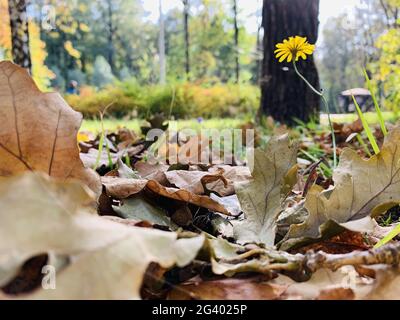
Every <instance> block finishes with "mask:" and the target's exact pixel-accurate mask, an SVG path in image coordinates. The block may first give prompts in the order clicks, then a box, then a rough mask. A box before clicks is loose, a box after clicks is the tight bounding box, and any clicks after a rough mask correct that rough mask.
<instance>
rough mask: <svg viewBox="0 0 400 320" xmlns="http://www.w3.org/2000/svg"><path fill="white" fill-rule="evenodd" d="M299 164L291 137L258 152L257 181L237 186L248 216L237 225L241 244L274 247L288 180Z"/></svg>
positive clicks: (254, 170) (276, 139)
mask: <svg viewBox="0 0 400 320" xmlns="http://www.w3.org/2000/svg"><path fill="white" fill-rule="evenodd" d="M296 160H297V146H291V145H290V141H289V138H288V136H287V135H284V136H281V137H276V138H272V139H271V141H270V142H269V144H268V146H267V149H266V150H265V151H263V150H261V149H256V150H255V151H254V168H253V170H252V176H253V180H252V181H250V182H242V183H238V184H237V185H235V189H236V193H237V196H238V198H239V201H240V205H241V207H242V210H243V212H244V214H245V220H243V221H239V222H237V223H235V224H234V227H235V228H234V232H235V237H236V239H237V241H238V242H240V243H246V242H247V243H248V242H256V243H263V244H265V245H267V246H272V245H274V240H275V233H276V220H277V218H278V215H279V213H280V211H281V203H282V200H283V198H284V197H285V196H286V195H282V191H283V189H287V186H285V182H286V181H285V177H286V175H287V174H288V172H290V169H291V168H292V167H293V166H295V165H296Z"/></svg>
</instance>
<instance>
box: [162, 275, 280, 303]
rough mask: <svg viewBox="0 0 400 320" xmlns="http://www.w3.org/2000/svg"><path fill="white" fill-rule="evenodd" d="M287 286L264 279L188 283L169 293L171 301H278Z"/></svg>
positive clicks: (258, 277) (257, 277)
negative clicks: (270, 282)
mask: <svg viewBox="0 0 400 320" xmlns="http://www.w3.org/2000/svg"><path fill="white" fill-rule="evenodd" d="M286 289H287V286H286V285H278V284H269V283H268V282H267V281H265V280H264V279H263V278H262V277H260V276H256V277H253V278H250V279H222V280H213V281H201V280H199V281H193V280H192V281H188V282H186V283H184V284H182V285H180V286H178V287H176V288H175V289H174V290H173V291H172V292H170V293H169V295H168V299H169V300H190V299H196V300H276V299H279V297H280V296H281V295H282V294H283V293H284V292H285V290H286Z"/></svg>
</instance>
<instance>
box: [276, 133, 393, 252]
mask: <svg viewBox="0 0 400 320" xmlns="http://www.w3.org/2000/svg"><path fill="white" fill-rule="evenodd" d="M333 179H334V182H335V187H334V188H333V189H329V190H322V189H321V188H319V187H318V186H314V187H313V188H311V190H310V192H309V193H308V194H307V197H306V203H305V207H306V208H307V210H308V212H309V217H308V218H307V219H306V221H305V222H303V223H302V224H297V225H292V226H291V228H290V230H289V232H288V234H287V236H286V238H285V240H284V242H283V243H282V245H281V249H283V250H287V249H290V248H293V247H298V246H299V245H304V244H307V243H309V242H311V241H315V240H316V239H320V238H321V237H325V236H332V235H334V234H337V232H338V231H340V230H343V228H345V229H347V230H351V231H355V232H371V231H372V230H374V228H375V223H374V222H373V220H372V218H371V217H375V216H377V215H379V214H382V213H384V212H386V211H387V210H388V209H390V208H391V207H393V206H395V205H396V204H399V203H400V127H396V128H394V129H393V130H392V131H390V133H389V135H388V136H387V138H386V140H385V142H384V145H383V147H382V148H381V152H380V153H379V154H378V155H374V156H372V157H371V158H370V159H368V160H365V159H363V158H361V157H360V156H359V155H358V154H357V152H356V151H354V150H352V149H349V148H346V149H344V151H343V153H342V154H341V156H340V164H339V166H338V167H337V169H336V170H335V171H334V175H333Z"/></svg>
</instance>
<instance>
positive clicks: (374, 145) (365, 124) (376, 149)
mask: <svg viewBox="0 0 400 320" xmlns="http://www.w3.org/2000/svg"><path fill="white" fill-rule="evenodd" d="M351 96H352V98H353V102H354V105H355V106H356V109H357V112H358V116H359V117H360V119H361V122H362V125H363V127H364V130H365V133H366V134H367V137H368V140H369V142H370V143H371V146H372V149H373V150H374V153H375V154H379V152H381V151H380V150H379V147H378V144H377V143H376V140H375V137H374V135H373V134H372V132H371V129H370V127H369V125H368V122H367V119H365V116H364V114H363V112H362V111H361V108H360V106H359V105H358V102H357V100H356V98H355V97H354V95H351Z"/></svg>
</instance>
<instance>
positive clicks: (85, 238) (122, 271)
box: [0, 173, 204, 299]
mask: <svg viewBox="0 0 400 320" xmlns="http://www.w3.org/2000/svg"><path fill="white" fill-rule="evenodd" d="M21 199H24V201H21ZM88 201H89V202H91V201H93V197H92V196H91V195H90V193H88V191H87V190H85V189H84V188H83V187H82V186H81V184H79V183H76V182H64V183H61V182H57V181H54V180H50V179H49V178H47V177H45V176H44V175H39V174H33V173H29V174H26V175H23V176H18V177H13V178H2V179H0V205H1V208H2V211H1V212H0V270H1V271H2V272H1V273H0V276H1V275H3V276H2V277H0V285H1V286H4V285H5V284H7V283H8V281H9V280H10V279H12V278H13V276H15V275H16V274H17V272H18V270H19V268H20V266H21V265H22V264H23V263H24V262H25V261H27V260H28V259H30V258H31V257H34V256H37V255H38V254H39V253H46V252H53V253H55V254H57V255H60V256H68V257H70V258H71V259H70V263H69V264H68V265H67V266H65V267H64V268H63V269H62V270H60V271H59V272H57V278H56V279H57V284H56V289H54V290H45V289H43V288H38V289H36V290H35V291H34V292H32V293H31V294H27V295H19V296H17V298H24V299H140V294H139V292H140V287H141V284H142V280H143V277H144V274H145V272H146V269H147V267H148V266H149V264H150V263H152V262H155V263H158V264H159V265H160V266H161V267H163V268H170V267H172V266H174V265H177V266H180V267H182V266H185V265H187V264H189V263H190V262H191V261H192V260H193V259H194V258H195V257H196V255H197V253H198V251H199V250H200V248H201V247H202V246H203V243H204V237H203V236H199V237H194V238H188V239H177V234H176V233H172V232H163V231H159V230H154V229H148V228H138V227H133V226H126V225H123V224H120V223H116V222H113V221H109V220H107V219H104V218H102V217H99V216H97V215H96V214H95V213H93V212H92V211H91V210H90V209H89V208H88V207H87V205H86V204H87V202H88ZM7 273H8V276H7V277H4V275H5V274H7Z"/></svg>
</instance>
